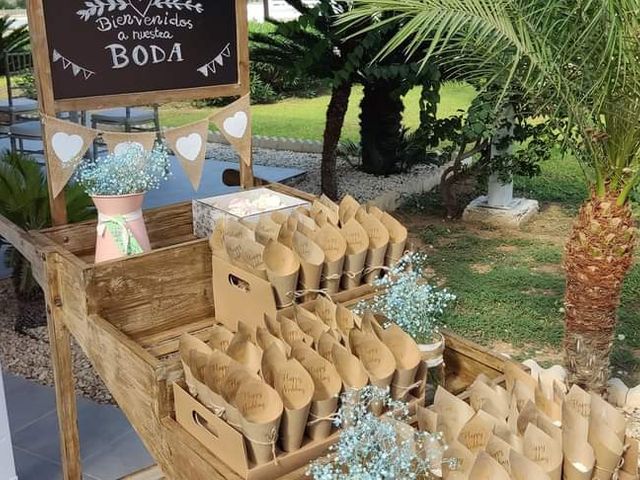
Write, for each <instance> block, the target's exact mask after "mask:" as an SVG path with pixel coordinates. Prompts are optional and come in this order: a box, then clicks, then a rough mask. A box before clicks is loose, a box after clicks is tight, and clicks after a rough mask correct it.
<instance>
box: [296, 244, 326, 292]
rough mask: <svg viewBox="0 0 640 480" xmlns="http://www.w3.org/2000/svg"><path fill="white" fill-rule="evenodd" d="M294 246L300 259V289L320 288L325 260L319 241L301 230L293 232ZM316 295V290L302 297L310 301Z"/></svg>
mask: <svg viewBox="0 0 640 480" xmlns="http://www.w3.org/2000/svg"><path fill="white" fill-rule="evenodd" d="M292 248H293V251H294V252H295V253H296V254H297V255H298V259H299V260H300V276H299V278H298V282H299V285H300V290H302V291H305V290H318V289H319V288H320V279H321V277H322V267H323V265H324V260H325V259H324V251H323V250H322V249H321V248H320V247H319V246H318V244H317V243H315V242H314V241H313V240H311V239H310V238H309V237H306V236H305V235H303V234H302V233H300V232H294V233H293V241H292ZM316 295H317V294H316V293H315V292H309V293H306V294H305V295H304V296H303V297H302V298H303V301H309V300H313V299H314V298H316Z"/></svg>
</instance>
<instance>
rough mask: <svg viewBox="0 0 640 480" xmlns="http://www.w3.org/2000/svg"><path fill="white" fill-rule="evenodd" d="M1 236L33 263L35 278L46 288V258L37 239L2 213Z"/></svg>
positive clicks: (0, 216) (0, 221) (32, 268)
mask: <svg viewBox="0 0 640 480" xmlns="http://www.w3.org/2000/svg"><path fill="white" fill-rule="evenodd" d="M0 237H2V238H4V239H5V240H6V241H7V242H9V243H10V244H11V245H12V246H13V247H14V248H15V249H16V250H18V251H19V252H20V253H21V254H22V256H23V257H24V258H26V259H27V261H28V262H29V263H30V264H31V271H32V273H33V278H35V280H36V282H38V284H39V285H40V286H41V287H42V288H43V289H44V288H45V284H46V274H45V271H44V260H43V258H42V255H43V253H42V251H41V250H42V249H41V248H39V246H38V245H36V243H37V240H36V239H34V238H33V237H32V236H31V235H30V234H29V233H27V232H25V231H24V230H23V229H21V228H20V227H18V226H17V225H16V224H15V223H13V222H11V221H10V220H9V219H7V218H6V217H3V216H2V215H0Z"/></svg>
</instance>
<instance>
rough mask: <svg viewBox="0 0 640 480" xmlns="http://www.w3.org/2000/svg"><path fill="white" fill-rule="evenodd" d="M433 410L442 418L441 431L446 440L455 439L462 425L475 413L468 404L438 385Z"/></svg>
mask: <svg viewBox="0 0 640 480" xmlns="http://www.w3.org/2000/svg"><path fill="white" fill-rule="evenodd" d="M433 410H434V411H435V412H436V413H438V415H440V417H441V418H442V427H443V428H442V433H443V434H444V438H445V440H446V441H447V442H451V441H453V440H454V439H457V438H458V435H459V434H460V430H462V427H463V426H464V425H465V424H466V423H467V422H468V421H469V420H471V417H473V416H474V415H475V412H474V411H473V408H471V406H470V405H468V404H467V403H465V402H464V401H463V400H460V399H459V398H458V397H456V396H455V395H453V394H452V393H450V392H448V391H447V390H445V389H444V388H442V387H441V386H440V385H438V388H437V389H436V395H435V398H434V401H433Z"/></svg>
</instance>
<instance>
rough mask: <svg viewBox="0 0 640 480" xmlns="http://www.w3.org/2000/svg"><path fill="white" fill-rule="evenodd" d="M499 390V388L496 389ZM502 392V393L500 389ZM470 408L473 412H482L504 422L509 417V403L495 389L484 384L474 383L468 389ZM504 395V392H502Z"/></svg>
mask: <svg viewBox="0 0 640 480" xmlns="http://www.w3.org/2000/svg"><path fill="white" fill-rule="evenodd" d="M498 388H501V387H498ZM502 391H504V390H503V389H502ZM470 392H471V401H470V403H471V406H472V407H473V408H474V409H475V410H484V411H485V412H487V413H489V414H491V415H493V416H494V417H495V418H498V419H500V420H505V419H506V418H507V416H508V415H509V401H508V398H505V396H504V395H500V393H498V391H496V389H494V388H492V387H490V386H489V385H487V384H486V383H482V382H476V383H475V384H474V385H473V386H472V387H471V389H470ZM504 393H505V394H506V392H504Z"/></svg>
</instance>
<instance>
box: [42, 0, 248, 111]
mask: <svg viewBox="0 0 640 480" xmlns="http://www.w3.org/2000/svg"><path fill="white" fill-rule="evenodd" d="M35 1H36V2H38V3H39V4H40V6H41V8H42V13H43V15H42V17H43V19H42V20H43V21H39V22H38V23H40V26H41V27H43V29H44V31H45V32H46V33H45V34H44V35H42V36H41V39H40V40H41V41H42V43H43V44H41V45H39V47H40V48H41V49H43V50H46V55H47V57H48V59H47V60H48V62H47V63H48V65H47V67H48V70H49V72H50V76H48V77H49V78H50V79H51V89H52V92H53V100H54V101H55V102H57V103H58V102H64V101H71V102H72V101H73V100H78V99H84V98H93V99H96V100H95V101H93V102H88V104H89V106H92V105H93V106H98V104H100V106H117V105H124V104H133V103H140V101H139V100H140V99H141V98H143V99H144V100H145V101H147V100H149V99H150V98H151V97H150V96H149V95H143V96H142V97H141V96H140V94H145V93H147V94H150V93H155V94H157V95H153V99H154V100H155V101H156V102H160V101H163V100H172V99H174V98H177V97H176V95H171V93H170V92H180V93H181V94H180V95H178V96H179V97H180V98H202V97H205V96H218V95H214V94H216V93H220V94H225V93H227V94H233V93H242V92H241V91H240V90H245V89H246V88H248V86H244V85H241V84H242V83H246V81H245V79H248V73H247V75H242V72H241V68H247V69H248V65H244V63H246V62H243V61H242V60H243V57H244V55H243V49H246V43H247V39H246V11H244V10H243V9H246V3H245V2H244V1H242V0H35ZM238 4H241V5H238ZM30 20H31V19H30ZM31 28H34V25H31ZM35 28H38V25H35ZM32 36H33V32H32ZM35 47H36V49H37V48H38V45H36V46H35ZM40 55H43V52H40ZM40 63H42V62H40ZM40 76H41V77H42V75H40ZM225 86H230V87H231V88H230V89H224V88H222V89H220V88H217V89H216V88H215V87H225ZM234 87H235V88H234ZM240 87H242V88H240ZM245 87H246V88H245ZM162 92H167V96H166V98H165V97H164V96H163V95H162V94H161V93H162ZM105 96H110V97H111V98H112V100H111V101H110V102H109V103H108V105H107V104H106V103H105V102H104V97H105ZM118 98H120V99H121V101H118ZM134 98H135V100H137V101H136V102H133V100H134ZM97 99H102V100H97ZM71 104H73V105H75V106H83V105H85V102H78V101H76V102H75V103H74V102H72V103H71Z"/></svg>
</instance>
